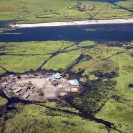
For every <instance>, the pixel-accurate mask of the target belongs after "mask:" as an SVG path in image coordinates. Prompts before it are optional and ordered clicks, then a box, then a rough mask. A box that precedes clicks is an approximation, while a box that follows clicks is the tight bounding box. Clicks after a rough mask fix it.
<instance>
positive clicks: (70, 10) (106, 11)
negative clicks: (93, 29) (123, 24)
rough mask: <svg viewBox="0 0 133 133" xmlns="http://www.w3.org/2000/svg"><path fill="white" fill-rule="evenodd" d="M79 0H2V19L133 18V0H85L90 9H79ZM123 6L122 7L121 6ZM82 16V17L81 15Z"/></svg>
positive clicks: (84, 3)
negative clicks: (108, 0) (113, 0)
mask: <svg viewBox="0 0 133 133" xmlns="http://www.w3.org/2000/svg"><path fill="white" fill-rule="evenodd" d="M77 2H78V1H77V0H67V1H66V0H54V2H53V1H48V0H38V1H36V0H32V1H31V0H21V1H16V0H7V1H5V0H1V1H0V20H1V21H2V20H19V21H18V23H40V22H55V21H74V20H84V19H115V18H132V17H133V14H132V12H130V11H129V10H125V9H124V8H121V7H126V8H127V9H132V6H131V5H132V1H124V2H116V3H115V4H112V3H108V2H95V1H93V0H92V1H83V2H82V3H83V5H91V6H93V7H94V9H93V10H90V11H79V10H78V9H77V8H76V6H77ZM120 6H121V7H120ZM79 16H80V17H79Z"/></svg>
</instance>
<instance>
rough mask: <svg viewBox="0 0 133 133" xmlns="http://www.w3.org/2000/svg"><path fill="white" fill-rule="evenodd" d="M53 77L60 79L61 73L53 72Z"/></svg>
mask: <svg viewBox="0 0 133 133" xmlns="http://www.w3.org/2000/svg"><path fill="white" fill-rule="evenodd" d="M52 76H53V77H54V78H56V79H60V78H61V75H60V74H59V73H55V74H53V75H52Z"/></svg>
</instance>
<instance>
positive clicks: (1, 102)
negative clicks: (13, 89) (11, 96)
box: [0, 96, 8, 108]
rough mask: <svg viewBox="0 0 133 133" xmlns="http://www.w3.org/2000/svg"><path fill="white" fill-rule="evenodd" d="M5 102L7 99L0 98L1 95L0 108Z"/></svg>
mask: <svg viewBox="0 0 133 133" xmlns="http://www.w3.org/2000/svg"><path fill="white" fill-rule="evenodd" d="M7 102H8V100H7V99H5V98H2V97H1V96H0V108H1V107H2V106H4V105H6V104H7Z"/></svg>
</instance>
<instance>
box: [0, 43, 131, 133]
mask: <svg viewBox="0 0 133 133" xmlns="http://www.w3.org/2000/svg"><path fill="white" fill-rule="evenodd" d="M111 43H114V44H115V45H116V46H113V47H109V46H106V45H105V44H103V45H102V44H100V45H94V44H95V42H92V41H83V42H80V43H79V44H75V42H68V41H44V42H23V43H15V42H12V43H0V53H1V54H3V55H1V56H0V66H1V67H0V73H1V74H3V73H5V72H6V71H10V72H15V73H23V72H27V71H29V70H30V69H33V70H37V69H38V68H40V66H41V68H40V69H47V70H49V69H52V70H56V71H57V70H59V69H60V68H62V69H64V70H65V69H67V68H68V67H70V66H71V65H73V64H74V63H75V61H76V60H77V59H78V58H79V56H81V55H82V56H83V58H81V59H79V62H78V63H76V64H75V65H74V66H73V67H72V72H76V73H77V72H79V71H81V70H84V71H83V73H82V75H81V77H86V78H87V83H89V85H90V86H91V87H92V88H94V89H93V91H88V92H86V93H85V94H84V95H83V96H82V97H75V99H74V102H73V103H74V104H75V105H76V106H77V107H80V105H81V106H82V105H84V108H82V109H84V110H86V111H87V110H88V108H89V110H90V111H92V113H93V112H94V114H95V116H96V117H97V118H100V119H103V120H106V121H109V122H111V123H113V124H114V126H115V128H116V129H117V130H120V131H121V132H127V131H128V133H132V126H133V125H132V123H133V121H132V120H133V118H132V115H131V114H132V113H133V104H132V103H133V88H132V87H130V85H131V84H133V76H132V75H133V71H132V70H133V63H132V62H133V57H132V56H133V49H132V47H131V48H130V49H129V50H127V49H126V47H127V46H128V47H129V46H133V42H129V43H128V44H125V43H123V46H121V47H117V43H116V42H111ZM85 46H89V47H88V48H86V47H85ZM90 46H91V47H90ZM50 57H51V58H50ZM44 62H45V63H44ZM97 80H98V81H97ZM105 84H106V85H108V87H106V85H105ZM109 84H110V85H109ZM93 95H95V96H94V97H92V96H93ZM87 101H88V102H87ZM92 103H94V105H95V106H94V105H93V104H92ZM32 106H33V107H34V108H36V110H35V109H34V111H33V108H32ZM41 106H42V105H41ZM41 106H40V105H39V106H36V105H29V106H26V107H25V108H23V111H20V112H18V113H16V115H15V116H13V117H11V118H9V120H8V121H7V122H6V125H5V126H6V129H5V132H14V130H15V129H16V123H17V122H18V121H19V120H20V118H22V117H23V118H22V121H23V122H22V123H21V124H20V125H19V127H18V131H20V132H21V131H22V130H23V129H25V128H26V122H25V121H28V125H27V126H29V127H32V126H33V125H34V123H35V121H36V120H37V123H38V124H39V125H41V124H40V123H43V125H45V126H46V125H47V124H48V121H49V120H50V119H51V118H52V121H50V123H51V125H52V127H53V129H50V130H49V132H52V131H55V130H56V131H59V132H62V131H64V126H66V127H67V126H68V125H64V121H65V123H69V124H70V125H71V124H72V123H73V124H74V125H75V126H74V127H73V126H70V125H69V126H68V127H69V129H68V130H67V132H71V131H72V130H74V131H75V132H77V131H80V132H83V133H85V132H87V133H88V131H89V132H90V133H91V132H92V131H95V132H96V133H100V132H103V133H104V132H105V133H106V132H107V130H106V129H105V126H104V125H103V124H98V123H95V122H94V121H86V120H83V119H81V118H80V117H79V116H73V117H72V116H71V115H68V114H64V113H62V112H60V111H59V110H58V109H61V110H62V109H63V110H68V111H72V112H76V113H79V111H78V110H75V109H72V108H71V107H67V106H66V105H65V106H63V108H62V107H61V106H60V105H59V104H58V105H57V104H56V103H52V102H46V103H45V104H44V105H43V106H47V107H48V108H51V107H52V108H57V107H58V109H57V112H53V111H50V112H49V111H48V112H47V113H46V112H45V111H46V107H41ZM99 108H101V109H100V111H98V110H99ZM24 112H25V113H24ZM51 112H53V114H54V118H53V116H52V117H51V115H52V113H51ZM11 114H12V113H11ZM11 114H10V115H11ZM25 115H26V116H25ZM70 117H71V119H70ZM1 119H2V118H1ZM35 119H36V120H35ZM44 120H46V121H44ZM30 121H33V123H32V122H30ZM62 121H63V122H62ZM11 123H14V124H13V126H11V125H12V124H11ZM59 124H60V125H61V127H60V128H57V126H58V125H59ZM68 127H67V128H68ZM31 129H34V130H39V131H40V132H42V128H41V126H37V127H36V126H35V127H34V128H33V127H32V128H26V129H25V130H26V131H25V132H33V130H31ZM46 130H47V127H46ZM110 132H111V133H117V131H116V130H115V129H112V128H111V130H110Z"/></svg>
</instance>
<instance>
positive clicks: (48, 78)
mask: <svg viewBox="0 0 133 133" xmlns="http://www.w3.org/2000/svg"><path fill="white" fill-rule="evenodd" d="M46 79H47V80H48V81H52V80H55V78H54V77H53V76H48V77H47V78H46Z"/></svg>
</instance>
